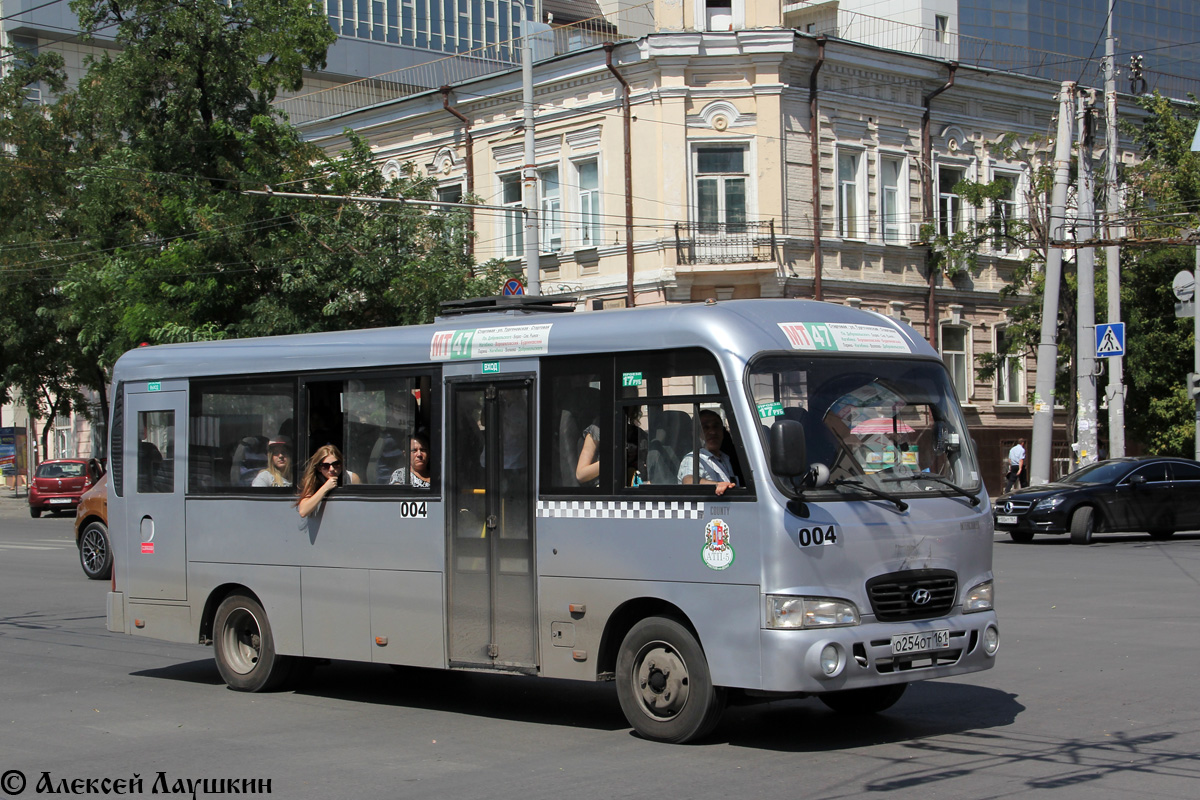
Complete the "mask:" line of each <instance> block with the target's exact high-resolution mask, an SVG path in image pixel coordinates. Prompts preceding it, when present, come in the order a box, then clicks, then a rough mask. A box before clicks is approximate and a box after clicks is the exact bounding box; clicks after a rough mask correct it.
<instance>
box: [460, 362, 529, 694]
mask: <svg viewBox="0 0 1200 800" xmlns="http://www.w3.org/2000/svg"><path fill="white" fill-rule="evenodd" d="M447 396H448V398H449V408H448V411H449V415H448V418H449V420H450V422H449V436H448V448H449V458H447V459H446V475H447V483H448V500H449V502H448V503H447V504H446V505H447V509H448V510H447V513H448V514H449V515H450V519H449V520H448V521H447V526H446V529H447V531H448V534H449V542H448V543H447V548H446V549H447V559H448V565H447V573H448V575H449V580H448V581H447V590H448V593H449V596H448V598H447V607H448V608H449V611H450V613H449V632H448V633H449V642H450V665H451V666H452V667H455V666H457V667H467V668H475V669H479V668H484V669H498V670H511V671H518V672H536V671H537V660H538V659H537V644H536V637H535V632H536V625H537V602H536V592H535V582H534V574H535V573H534V539H533V536H534V518H533V513H532V510H533V481H532V475H533V466H534V457H533V454H534V453H535V452H536V450H535V448H534V442H533V430H534V425H533V419H532V412H533V404H532V398H533V380H532V379H518V380H504V381H500V380H497V381H494V382H468V383H462V382H458V383H455V382H448V384H447Z"/></svg>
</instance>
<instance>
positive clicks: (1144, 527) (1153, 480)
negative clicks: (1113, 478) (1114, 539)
mask: <svg viewBox="0 0 1200 800" xmlns="http://www.w3.org/2000/svg"><path fill="white" fill-rule="evenodd" d="M1139 476H1140V477H1141V478H1144V479H1145V482H1144V483H1142V482H1139V481H1138V480H1137V479H1138V478H1139ZM1121 484H1122V485H1121V487H1120V493H1121V495H1122V496H1123V499H1124V501H1125V502H1124V503H1123V504H1122V505H1123V508H1122V509H1121V511H1122V512H1123V514H1124V521H1123V522H1122V523H1121V525H1120V528H1119V529H1120V530H1124V531H1139V532H1140V531H1150V530H1155V529H1162V528H1173V527H1174V521H1173V517H1174V511H1175V509H1174V500H1173V498H1172V496H1171V473H1170V471H1169V469H1168V468H1167V465H1166V463H1165V462H1159V463H1155V464H1147V465H1145V466H1144V467H1139V468H1138V469H1136V470H1134V471H1133V472H1132V473H1130V474H1129V477H1127V478H1125V480H1123V481H1122V482H1121Z"/></svg>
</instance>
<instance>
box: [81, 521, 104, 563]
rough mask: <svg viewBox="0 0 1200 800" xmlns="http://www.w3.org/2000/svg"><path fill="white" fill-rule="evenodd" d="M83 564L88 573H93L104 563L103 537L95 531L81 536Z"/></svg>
mask: <svg viewBox="0 0 1200 800" xmlns="http://www.w3.org/2000/svg"><path fill="white" fill-rule="evenodd" d="M82 547H83V563H84V565H85V566H86V567H87V570H88V572H95V571H96V570H98V569H100V565H101V564H103V563H104V554H105V547H104V537H103V536H101V535H100V534H99V533H98V532H96V531H86V532H84V534H83V545H82Z"/></svg>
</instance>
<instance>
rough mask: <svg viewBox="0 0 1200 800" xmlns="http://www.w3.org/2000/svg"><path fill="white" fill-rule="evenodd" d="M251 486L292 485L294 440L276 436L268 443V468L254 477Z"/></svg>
mask: <svg viewBox="0 0 1200 800" xmlns="http://www.w3.org/2000/svg"><path fill="white" fill-rule="evenodd" d="M250 485H251V486H291V485H292V440H291V439H289V438H288V437H286V436H276V437H275V438H274V439H272V440H271V441H269V442H267V468H266V469H264V470H262V471H261V472H259V473H258V474H257V475H255V476H254V481H253V482H252V483H251V484H250Z"/></svg>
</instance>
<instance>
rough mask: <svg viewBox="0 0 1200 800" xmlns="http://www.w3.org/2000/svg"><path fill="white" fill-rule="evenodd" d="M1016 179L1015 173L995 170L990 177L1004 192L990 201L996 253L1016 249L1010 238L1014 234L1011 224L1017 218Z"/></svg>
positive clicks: (993, 246)
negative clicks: (993, 174)
mask: <svg viewBox="0 0 1200 800" xmlns="http://www.w3.org/2000/svg"><path fill="white" fill-rule="evenodd" d="M1017 179H1018V176H1017V175H1015V174H1012V173H1003V172H997V173H996V174H995V176H994V177H993V178H992V180H993V182H995V183H997V184H999V185H1000V186H1002V187H1003V189H1004V193H1003V194H1002V195H1000V196H999V197H998V198H996V199H995V200H993V201H992V249H994V250H995V251H996V252H998V253H1010V252H1012V251H1013V250H1016V249H1017V245H1016V242H1014V241H1013V239H1012V238H1011V237H1012V236H1013V235H1014V234H1015V232H1014V231H1013V230H1012V226H1013V223H1014V222H1015V221H1016V218H1017Z"/></svg>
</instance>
